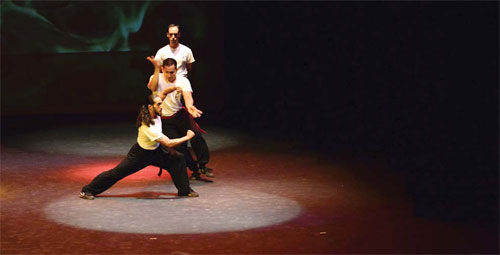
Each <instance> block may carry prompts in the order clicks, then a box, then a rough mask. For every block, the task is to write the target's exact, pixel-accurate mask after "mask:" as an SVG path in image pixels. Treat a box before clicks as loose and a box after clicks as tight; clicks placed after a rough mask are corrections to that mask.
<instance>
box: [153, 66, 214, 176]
mask: <svg viewBox="0 0 500 255" xmlns="http://www.w3.org/2000/svg"><path fill="white" fill-rule="evenodd" d="M147 59H148V60H149V61H150V62H151V63H152V64H153V66H154V73H153V75H152V76H151V78H150V79H149V83H148V88H149V89H150V90H151V91H153V92H156V93H162V92H165V91H167V92H168V93H167V94H166V98H165V99H164V100H163V103H162V105H161V106H162V109H163V111H162V125H163V132H164V133H165V134H166V135H167V136H168V137H172V138H176V137H180V136H182V134H183V133H185V132H186V130H193V131H194V133H195V134H196V136H195V137H201V136H202V134H203V133H205V131H203V130H202V129H201V128H200V127H199V126H198V124H197V123H196V122H195V121H194V119H193V118H198V117H200V116H201V114H202V113H203V112H202V111H200V110H199V109H198V108H196V106H194V100H193V96H192V93H193V89H192V88H191V83H190V82H189V80H188V79H187V78H185V77H183V76H177V68H176V66H177V63H176V61H175V59H172V58H167V59H165V60H164V61H163V65H162V66H160V65H159V64H158V62H157V61H155V59H154V58H153V56H151V57H147ZM160 69H161V70H162V71H163V72H162V73H160ZM174 91H175V92H174ZM181 99H184V103H185V106H183V104H182V101H181ZM175 149H176V150H178V151H180V152H182V153H183V154H184V155H185V156H186V163H187V166H188V168H189V169H190V170H191V171H193V174H192V175H191V179H197V180H201V179H202V178H201V177H200V171H201V170H202V169H203V168H205V166H204V164H203V168H202V167H201V166H202V164H201V163H199V164H198V163H197V162H195V161H194V160H193V158H192V157H191V154H190V153H189V151H188V149H187V144H186V143H182V144H181V145H179V146H177V147H175ZM193 151H194V153H195V154H196V156H197V159H198V162H200V159H205V160H206V162H208V155H209V152H208V146H207V145H206V143H202V144H200V146H194V145H193ZM207 177H213V175H212V176H209V175H207Z"/></svg>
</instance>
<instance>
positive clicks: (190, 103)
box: [182, 91, 203, 118]
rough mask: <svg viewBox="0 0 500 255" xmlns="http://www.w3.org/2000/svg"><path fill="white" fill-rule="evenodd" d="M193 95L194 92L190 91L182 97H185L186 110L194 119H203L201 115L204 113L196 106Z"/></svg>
mask: <svg viewBox="0 0 500 255" xmlns="http://www.w3.org/2000/svg"><path fill="white" fill-rule="evenodd" d="M192 94H193V92H190V91H183V92H182V96H183V97H184V103H185V104H186V109H187V110H188V112H189V113H190V114H191V116H193V118H198V117H201V114H202V113H203V112H202V111H200V110H199V109H198V108H196V107H195V106H194V100H193V95H192Z"/></svg>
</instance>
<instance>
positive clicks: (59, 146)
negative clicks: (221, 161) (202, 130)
mask: <svg viewBox="0 0 500 255" xmlns="http://www.w3.org/2000/svg"><path fill="white" fill-rule="evenodd" d="M134 124H135V123H109V124H94V125H77V126H65V127H61V128H54V129H46V130H40V131H37V132H33V133H28V134H23V135H18V136H16V137H15V138H12V139H11V140H12V141H11V143H12V144H13V145H14V146H15V147H21V148H25V149H29V150H34V151H42V152H48V153H61V154H72V155H84V156H120V155H123V156H124V155H126V153H127V152H128V150H129V149H130V147H131V146H132V145H133V144H134V143H136V140H137V128H136V127H135V125H134ZM206 131H207V134H205V135H204V136H203V137H204V138H205V140H206V142H207V144H208V147H209V149H210V151H216V150H220V149H223V148H227V147H232V146H235V145H238V144H239V143H241V141H242V140H243V139H244V137H243V136H242V135H241V134H239V133H237V132H234V131H231V130H226V129H221V128H216V127H209V128H206ZM7 142H8V141H7Z"/></svg>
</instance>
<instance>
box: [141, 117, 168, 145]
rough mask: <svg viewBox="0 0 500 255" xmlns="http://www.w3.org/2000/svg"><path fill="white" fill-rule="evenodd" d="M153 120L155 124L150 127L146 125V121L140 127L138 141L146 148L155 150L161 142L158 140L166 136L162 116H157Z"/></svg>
mask: <svg viewBox="0 0 500 255" xmlns="http://www.w3.org/2000/svg"><path fill="white" fill-rule="evenodd" d="M153 121H154V124H152V125H149V127H148V126H146V125H144V123H143V124H142V126H141V127H139V134H138V135H137V143H138V144H139V146H141V148H143V149H145V150H154V149H156V148H158V146H160V144H159V143H158V142H156V140H157V139H159V138H161V137H162V136H164V135H163V133H162V129H161V118H160V116H157V117H156V118H155V119H154V120H153Z"/></svg>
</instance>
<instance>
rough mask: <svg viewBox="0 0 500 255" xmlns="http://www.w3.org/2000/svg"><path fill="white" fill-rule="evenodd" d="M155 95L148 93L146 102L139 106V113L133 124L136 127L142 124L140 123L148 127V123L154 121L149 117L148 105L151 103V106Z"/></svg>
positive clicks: (150, 123)
mask: <svg viewBox="0 0 500 255" xmlns="http://www.w3.org/2000/svg"><path fill="white" fill-rule="evenodd" d="M155 97H157V96H156V95H153V94H151V95H149V96H148V99H147V101H146V103H145V104H143V105H142V106H141V108H140V109H139V114H138V115H137V121H136V122H135V125H136V126H137V127H140V126H142V124H144V125H146V126H148V127H149V125H152V124H154V123H155V122H154V121H153V119H152V118H151V115H150V114H149V109H148V105H151V106H153V105H154V103H155V101H154V99H155Z"/></svg>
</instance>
